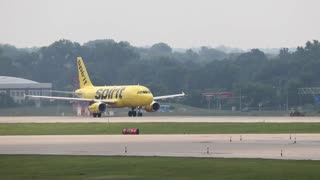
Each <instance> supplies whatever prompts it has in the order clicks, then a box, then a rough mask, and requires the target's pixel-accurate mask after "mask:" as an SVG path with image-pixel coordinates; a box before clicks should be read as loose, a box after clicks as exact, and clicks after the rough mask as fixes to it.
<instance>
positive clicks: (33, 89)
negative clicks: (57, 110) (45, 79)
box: [0, 76, 52, 106]
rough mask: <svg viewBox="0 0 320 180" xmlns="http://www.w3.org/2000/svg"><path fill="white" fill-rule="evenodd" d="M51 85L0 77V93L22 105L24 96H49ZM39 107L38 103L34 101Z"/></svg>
mask: <svg viewBox="0 0 320 180" xmlns="http://www.w3.org/2000/svg"><path fill="white" fill-rule="evenodd" d="M51 89H52V84H51V83H39V82H35V81H31V80H28V79H23V78H17V77H9V76H0V93H5V94H8V95H10V96H11V97H12V99H13V100H14V102H16V103H18V104H22V103H23V102H24V100H25V98H24V94H29V95H44V96H46V95H51ZM36 105H37V106H40V101H36Z"/></svg>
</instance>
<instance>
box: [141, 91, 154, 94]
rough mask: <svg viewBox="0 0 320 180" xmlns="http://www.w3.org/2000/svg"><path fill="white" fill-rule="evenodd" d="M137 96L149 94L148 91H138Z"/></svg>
mask: <svg viewBox="0 0 320 180" xmlns="http://www.w3.org/2000/svg"><path fill="white" fill-rule="evenodd" d="M138 94H151V92H150V91H138Z"/></svg>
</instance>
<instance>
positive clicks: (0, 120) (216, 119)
mask: <svg viewBox="0 0 320 180" xmlns="http://www.w3.org/2000/svg"><path fill="white" fill-rule="evenodd" d="M31 122H32V123H56V122H57V123H65V122H68V123H79V122H82V123H91V122H110V123H123V122H230V123H231V122H239V123H250V122H267V123H268V122H279V123H288V122H320V117H252V116H250V117H246V116H210V117H209V116H185V117H184V116H170V117H169V116H161V117H159V116H157V117H102V118H92V117H61V116H56V117H54V116H50V117H41V116H26V117H25V116H14V117H4V116H3V117H0V123H31Z"/></svg>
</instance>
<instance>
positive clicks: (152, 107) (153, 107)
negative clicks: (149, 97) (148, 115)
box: [144, 101, 160, 112]
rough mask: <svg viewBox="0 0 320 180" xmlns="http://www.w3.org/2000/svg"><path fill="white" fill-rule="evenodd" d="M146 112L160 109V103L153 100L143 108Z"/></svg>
mask: <svg viewBox="0 0 320 180" xmlns="http://www.w3.org/2000/svg"><path fill="white" fill-rule="evenodd" d="M144 109H145V110H146V111H147V112H155V111H158V110H159V109H160V104H159V103H158V102H156V101H153V102H152V103H151V104H150V105H148V106H146V107H145V108H144Z"/></svg>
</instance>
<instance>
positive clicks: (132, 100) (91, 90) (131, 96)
mask: <svg viewBox="0 0 320 180" xmlns="http://www.w3.org/2000/svg"><path fill="white" fill-rule="evenodd" d="M75 94H76V95H77V96H78V97H81V98H88V99H97V100H116V103H114V104H110V105H108V107H110V108H123V107H143V106H147V105H150V104H151V103H152V102H153V95H152V93H151V92H150V90H149V89H148V88H147V87H145V86H140V85H128V86H93V87H84V88H81V89H78V90H76V91H75Z"/></svg>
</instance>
